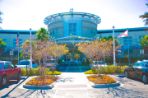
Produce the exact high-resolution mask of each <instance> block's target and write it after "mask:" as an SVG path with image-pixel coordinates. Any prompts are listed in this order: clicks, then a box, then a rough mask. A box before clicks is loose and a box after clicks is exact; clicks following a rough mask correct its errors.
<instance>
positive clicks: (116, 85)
mask: <svg viewBox="0 0 148 98" xmlns="http://www.w3.org/2000/svg"><path fill="white" fill-rule="evenodd" d="M118 86H120V83H119V82H116V83H111V84H93V85H92V87H94V88H111V87H118Z"/></svg>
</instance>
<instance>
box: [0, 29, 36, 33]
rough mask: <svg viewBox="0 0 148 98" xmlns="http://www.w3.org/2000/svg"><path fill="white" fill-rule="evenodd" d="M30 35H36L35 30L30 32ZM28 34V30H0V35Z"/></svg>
mask: <svg viewBox="0 0 148 98" xmlns="http://www.w3.org/2000/svg"><path fill="white" fill-rule="evenodd" d="M31 32H32V34H35V33H36V30H32V31H31ZM17 33H20V34H30V30H0V34H17Z"/></svg>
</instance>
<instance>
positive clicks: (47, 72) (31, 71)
mask: <svg viewBox="0 0 148 98" xmlns="http://www.w3.org/2000/svg"><path fill="white" fill-rule="evenodd" d="M44 73H45V75H60V74H61V72H59V71H56V70H55V71H50V70H49V68H45V70H44ZM21 74H22V76H27V75H28V76H34V75H40V72H39V67H38V68H31V69H27V70H26V68H22V69H21Z"/></svg>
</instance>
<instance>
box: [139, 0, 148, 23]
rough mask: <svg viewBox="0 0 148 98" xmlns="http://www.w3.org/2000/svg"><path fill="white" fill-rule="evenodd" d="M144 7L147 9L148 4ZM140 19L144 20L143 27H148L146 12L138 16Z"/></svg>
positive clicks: (147, 13)
mask: <svg viewBox="0 0 148 98" xmlns="http://www.w3.org/2000/svg"><path fill="white" fill-rule="evenodd" d="M146 6H147V7H148V3H146ZM140 18H142V19H143V20H144V22H145V25H148V12H145V13H144V14H143V15H140Z"/></svg>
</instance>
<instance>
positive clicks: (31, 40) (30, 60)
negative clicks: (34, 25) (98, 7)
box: [29, 28, 32, 68]
mask: <svg viewBox="0 0 148 98" xmlns="http://www.w3.org/2000/svg"><path fill="white" fill-rule="evenodd" d="M29 30H30V68H32V29H31V28H30V29H29Z"/></svg>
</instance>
